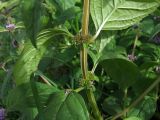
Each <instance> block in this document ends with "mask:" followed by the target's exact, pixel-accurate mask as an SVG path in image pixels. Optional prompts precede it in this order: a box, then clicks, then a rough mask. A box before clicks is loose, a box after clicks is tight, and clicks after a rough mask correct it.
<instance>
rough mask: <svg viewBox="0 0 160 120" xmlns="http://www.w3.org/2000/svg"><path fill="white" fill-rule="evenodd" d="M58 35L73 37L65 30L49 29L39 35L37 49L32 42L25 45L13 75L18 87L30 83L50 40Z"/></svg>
mask: <svg viewBox="0 0 160 120" xmlns="http://www.w3.org/2000/svg"><path fill="white" fill-rule="evenodd" d="M57 35H66V36H69V37H71V36H72V35H71V34H70V33H69V32H68V31H66V30H64V29H58V28H55V29H47V30H44V31H42V32H41V33H40V34H39V36H38V38H37V49H36V48H34V47H33V46H32V44H31V42H30V41H28V42H26V43H25V47H24V49H23V51H22V53H21V55H20V57H19V59H18V61H17V62H16V64H15V66H14V72H13V75H14V79H15V82H16V84H17V85H20V84H22V83H27V82H29V81H30V75H31V74H32V73H33V72H34V71H36V70H37V67H38V64H39V62H40V60H41V58H42V57H43V54H44V53H45V51H46V48H47V46H48V42H49V41H48V40H50V39H51V38H53V37H55V36H57Z"/></svg>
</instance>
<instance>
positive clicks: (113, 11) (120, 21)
mask: <svg viewBox="0 0 160 120" xmlns="http://www.w3.org/2000/svg"><path fill="white" fill-rule="evenodd" d="M158 6H159V2H157V1H156V0H152V1H151V0H91V7H90V8H91V9H90V10H91V16H92V19H93V21H94V24H95V27H96V30H97V33H96V37H97V36H98V35H99V33H100V32H101V30H121V29H124V28H127V27H129V26H131V25H133V24H135V23H136V22H138V21H140V20H142V19H143V18H144V17H146V16H147V15H148V14H150V13H152V12H153V11H154V10H156V8H157V7H158Z"/></svg>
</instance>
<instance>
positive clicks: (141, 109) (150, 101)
mask: <svg viewBox="0 0 160 120" xmlns="http://www.w3.org/2000/svg"><path fill="white" fill-rule="evenodd" d="M155 111H156V99H155V98H153V97H151V96H146V97H145V99H144V100H143V101H142V102H141V103H140V104H139V105H137V107H134V108H133V109H131V110H130V112H129V113H128V116H136V117H139V118H140V120H150V119H151V117H152V116H153V115H154V113H155Z"/></svg>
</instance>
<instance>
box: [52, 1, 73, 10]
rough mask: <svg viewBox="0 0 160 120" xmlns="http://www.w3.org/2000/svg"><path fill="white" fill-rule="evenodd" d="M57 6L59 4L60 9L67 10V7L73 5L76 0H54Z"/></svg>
mask: <svg viewBox="0 0 160 120" xmlns="http://www.w3.org/2000/svg"><path fill="white" fill-rule="evenodd" d="M55 1H56V2H57V3H58V4H59V6H61V9H62V10H67V9H68V8H71V7H74V5H75V3H76V1H75V0H67V1H66V0H55Z"/></svg>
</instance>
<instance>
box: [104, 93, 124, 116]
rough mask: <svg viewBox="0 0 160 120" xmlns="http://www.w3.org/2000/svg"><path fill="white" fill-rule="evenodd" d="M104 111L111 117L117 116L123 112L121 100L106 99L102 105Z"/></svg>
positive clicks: (110, 97) (111, 97)
mask: <svg viewBox="0 0 160 120" xmlns="http://www.w3.org/2000/svg"><path fill="white" fill-rule="evenodd" d="M102 107H103V110H104V111H105V112H107V113H109V114H110V115H116V114H117V113H120V112H121V111H123V106H122V105H121V104H120V100H119V99H118V98H116V97H114V96H109V97H108V98H106V99H105V100H104V102H103V104H102Z"/></svg>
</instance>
